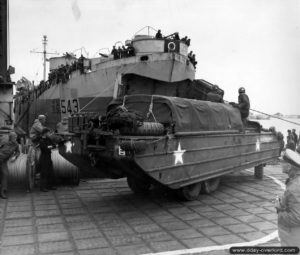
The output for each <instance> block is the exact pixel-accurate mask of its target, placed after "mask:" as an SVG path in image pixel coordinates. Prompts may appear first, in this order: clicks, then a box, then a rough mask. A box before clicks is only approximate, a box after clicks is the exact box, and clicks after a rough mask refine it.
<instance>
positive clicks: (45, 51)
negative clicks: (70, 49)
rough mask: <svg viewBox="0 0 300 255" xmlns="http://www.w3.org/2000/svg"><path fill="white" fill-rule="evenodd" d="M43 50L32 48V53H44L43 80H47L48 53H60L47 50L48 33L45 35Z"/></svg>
mask: <svg viewBox="0 0 300 255" xmlns="http://www.w3.org/2000/svg"><path fill="white" fill-rule="evenodd" d="M42 42H43V51H35V50H31V51H30V53H42V54H43V69H44V70H43V80H44V81H46V62H47V54H54V55H58V53H57V52H47V42H48V39H47V35H44V36H43V41H42Z"/></svg>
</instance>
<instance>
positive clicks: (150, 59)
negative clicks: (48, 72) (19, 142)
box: [15, 53, 195, 132]
mask: <svg viewBox="0 0 300 255" xmlns="http://www.w3.org/2000/svg"><path fill="white" fill-rule="evenodd" d="M128 74H134V75H137V76H139V77H144V78H146V79H152V80H157V81H160V82H163V83H168V84H172V83H176V82H180V81H184V80H189V81H192V80H193V79H194V76H195V69H194V67H193V66H192V65H191V63H189V61H187V58H186V57H185V56H182V55H180V54H176V53H155V54H143V55H138V56H134V57H129V58H123V59H118V60H114V61H107V62H104V63H99V64H96V65H95V66H92V68H91V70H90V71H89V72H86V73H81V72H80V71H79V70H77V71H74V72H72V74H71V75H70V78H69V80H68V81H67V82H66V83H59V84H55V85H51V86H50V87H49V88H48V89H46V90H45V91H43V92H42V93H40V94H39V91H38V90H37V91H34V92H33V93H30V95H29V96H28V97H25V98H17V99H16V100H15V125H16V126H18V127H20V128H22V129H23V130H24V131H25V132H28V130H29V128H30V126H31V125H32V123H33V121H34V119H35V118H37V116H38V115H39V114H44V115H46V116H47V126H49V127H50V128H53V129H55V127H56V124H57V123H58V122H59V121H60V120H61V119H62V117H64V116H70V115H71V114H76V113H80V112H93V113H97V114H99V115H104V114H105V112H106V107H107V105H108V103H109V102H110V101H111V100H112V98H113V97H116V96H117V95H118V93H119V92H118V90H119V89H120V87H122V77H123V76H125V75H128Z"/></svg>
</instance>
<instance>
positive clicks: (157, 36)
mask: <svg viewBox="0 0 300 255" xmlns="http://www.w3.org/2000/svg"><path fill="white" fill-rule="evenodd" d="M155 38H156V39H161V38H162V34H161V31H160V29H158V31H157V33H156V35H155Z"/></svg>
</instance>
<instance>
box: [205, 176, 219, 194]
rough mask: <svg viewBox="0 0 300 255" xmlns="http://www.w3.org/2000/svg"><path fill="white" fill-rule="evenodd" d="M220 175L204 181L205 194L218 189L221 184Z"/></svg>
mask: <svg viewBox="0 0 300 255" xmlns="http://www.w3.org/2000/svg"><path fill="white" fill-rule="evenodd" d="M220 180H221V179H220V177H217V178H212V179H209V180H206V181H203V182H202V190H201V193H203V194H211V193H212V192H214V191H216V190H217V189H218V187H219V185H220Z"/></svg>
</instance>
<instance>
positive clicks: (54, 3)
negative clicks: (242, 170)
mask: <svg viewBox="0 0 300 255" xmlns="http://www.w3.org/2000/svg"><path fill="white" fill-rule="evenodd" d="M9 12H10V13H9V15H10V64H11V65H12V66H14V67H15V68H16V73H15V74H14V75H12V79H13V80H14V81H17V80H18V79H20V78H21V77H22V76H25V77H26V78H28V79H29V80H34V81H35V83H37V81H40V80H41V79H42V77H43V65H42V54H37V53H31V52H30V51H42V50H43V48H42V39H43V35H47V37H48V45H47V50H48V51H49V52H53V53H54V52H58V53H59V54H63V53H65V52H67V51H68V52H70V51H75V54H77V56H79V55H80V52H81V51H80V50H78V49H80V48H82V47H84V48H85V51H86V52H87V53H88V56H89V57H94V56H95V54H97V52H98V51H99V50H100V49H102V50H101V52H103V53H105V52H106V51H107V50H108V49H109V50H111V48H112V45H114V44H115V42H117V41H122V42H124V41H125V40H127V39H131V38H132V37H133V36H134V34H135V33H136V32H137V31H138V30H140V29H141V28H143V27H145V26H151V27H153V28H155V29H161V31H162V33H163V34H164V35H168V34H171V33H173V32H179V35H181V36H185V35H187V36H188V37H189V38H191V46H190V50H192V51H193V52H194V53H195V54H196V58H197V61H198V65H197V69H196V78H197V79H204V80H207V81H209V82H211V83H213V84H217V85H219V86H220V87H221V88H222V89H223V90H224V91H225V96H224V98H225V99H226V100H228V101H235V102H236V101H237V97H238V88H239V87H241V86H243V87H245V88H246V93H247V94H248V96H249V98H250V102H251V108H252V109H255V110H258V111H262V112H265V113H268V114H275V113H277V112H280V113H283V114H300V99H299V97H300V0H243V1H241V0H9ZM107 48H108V49H107ZM76 50H77V51H76ZM85 51H84V50H83V52H85ZM51 56H56V55H49V57H51Z"/></svg>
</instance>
